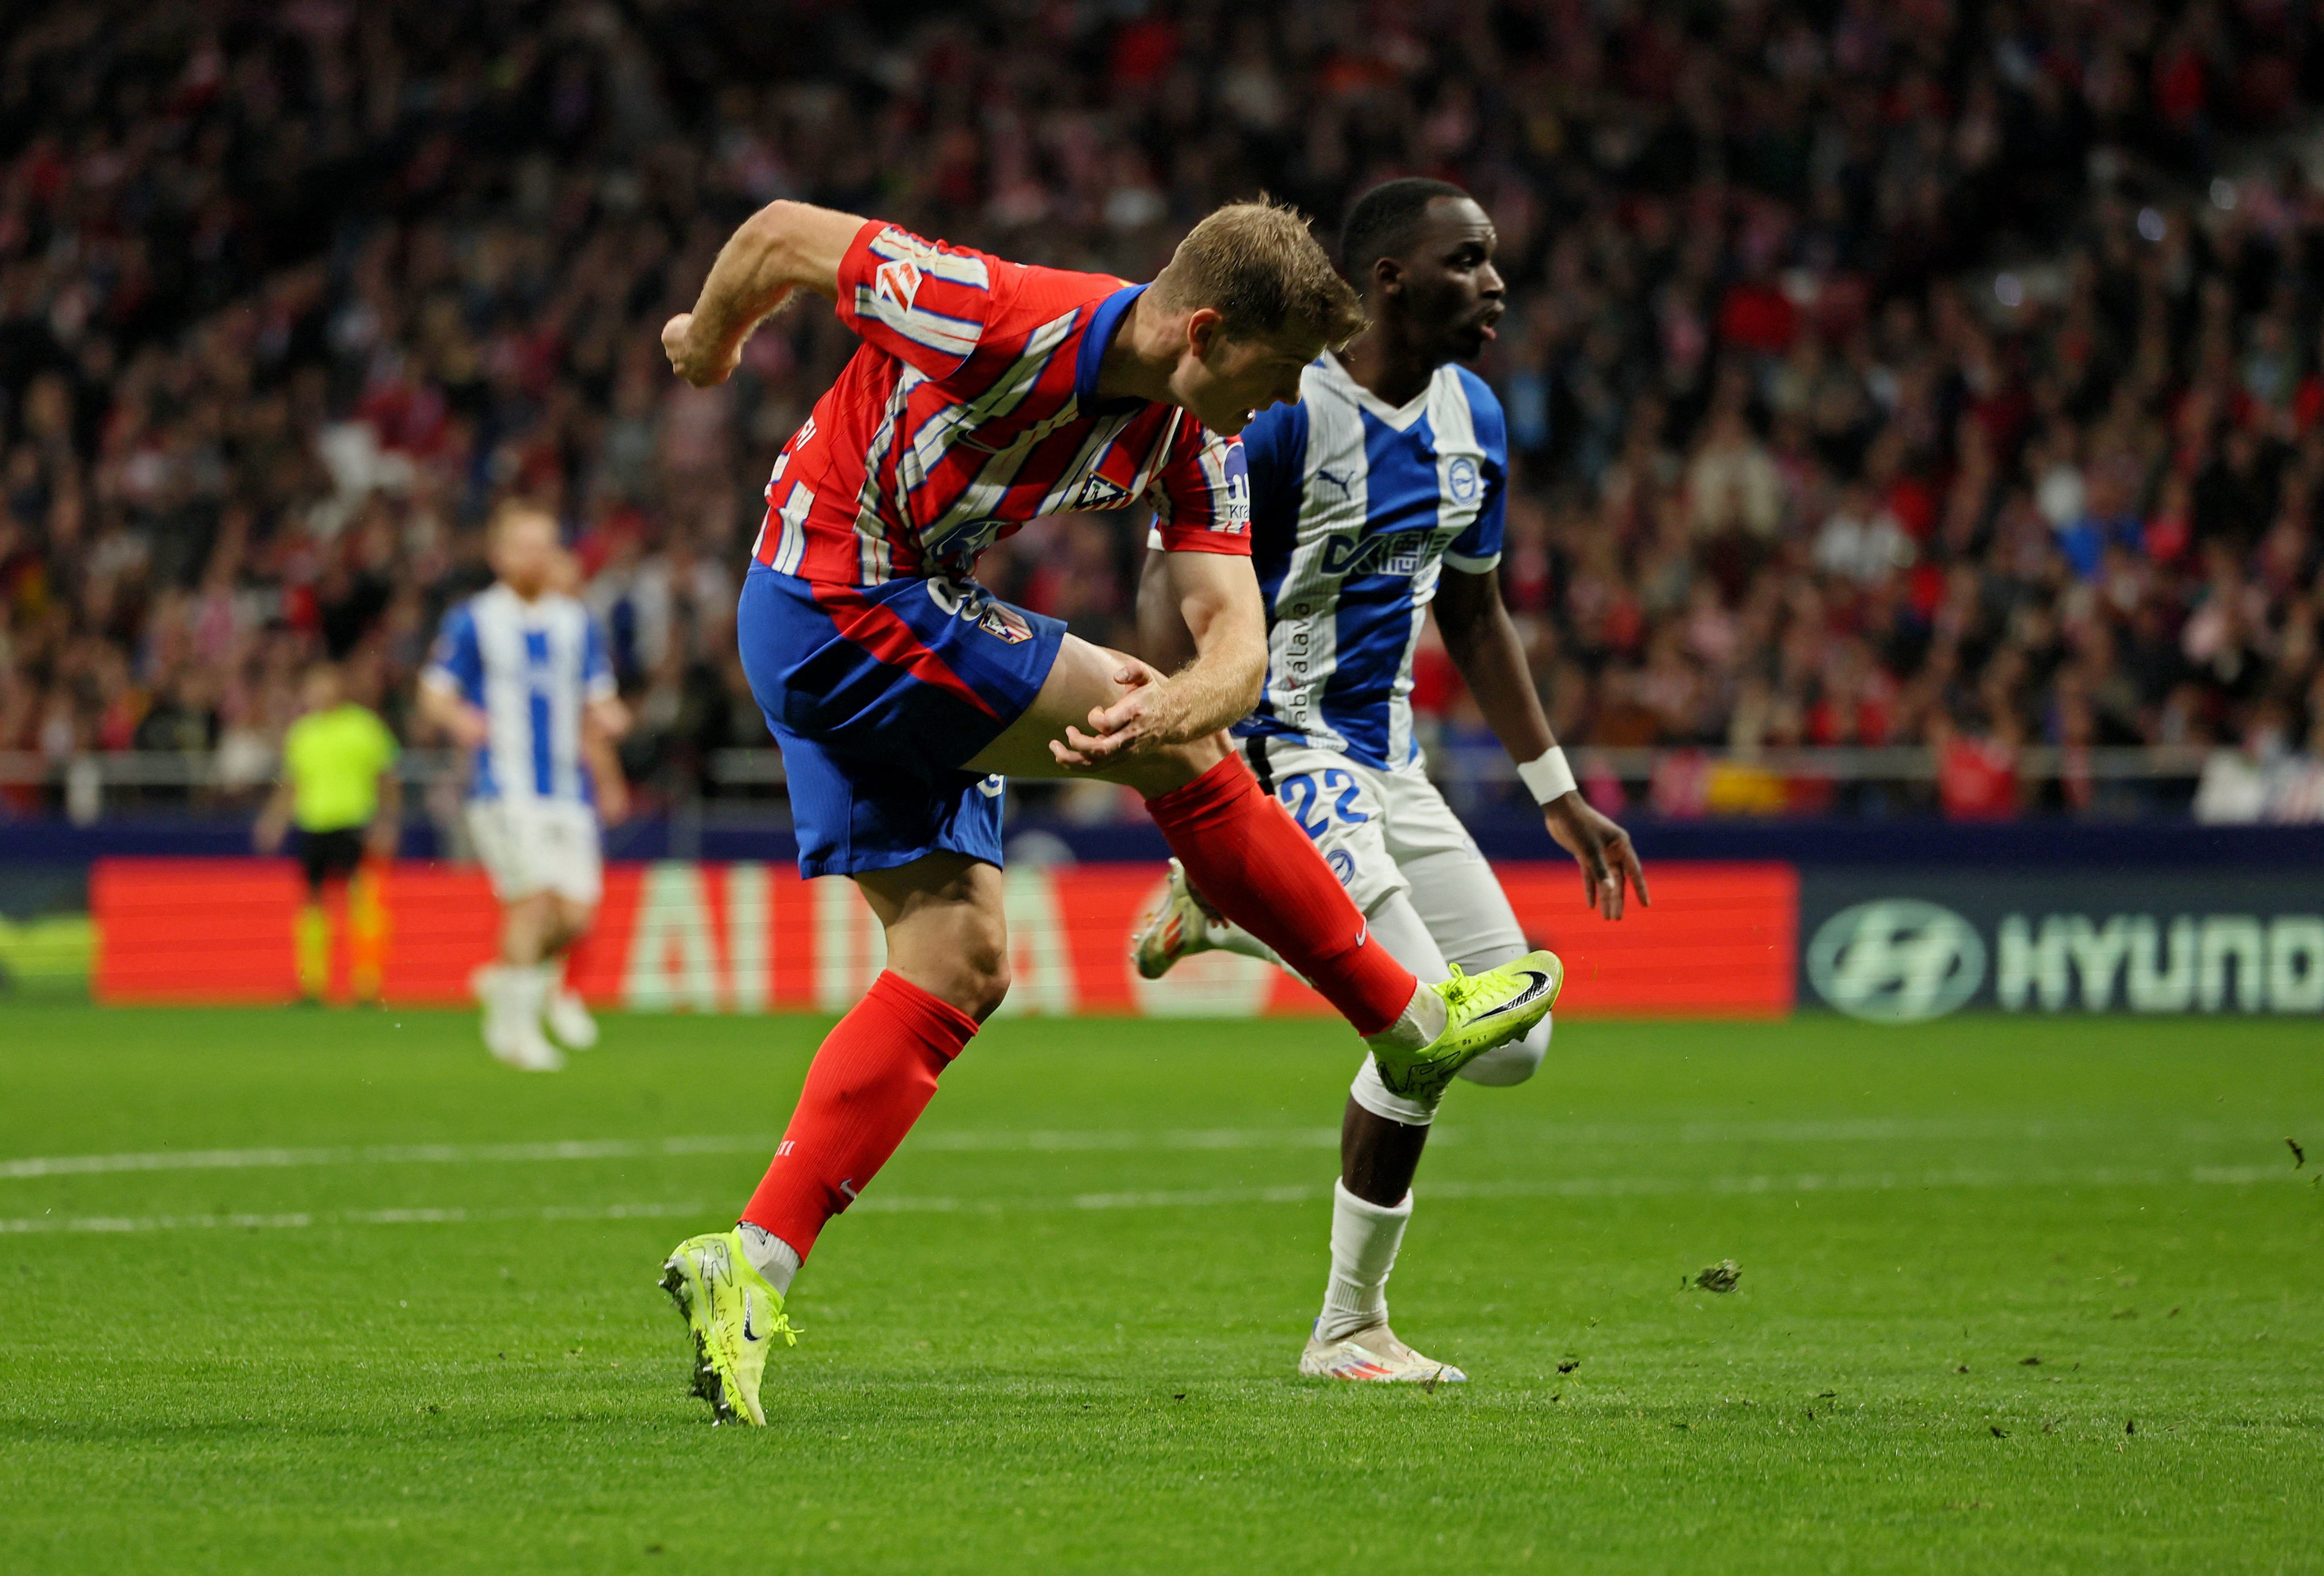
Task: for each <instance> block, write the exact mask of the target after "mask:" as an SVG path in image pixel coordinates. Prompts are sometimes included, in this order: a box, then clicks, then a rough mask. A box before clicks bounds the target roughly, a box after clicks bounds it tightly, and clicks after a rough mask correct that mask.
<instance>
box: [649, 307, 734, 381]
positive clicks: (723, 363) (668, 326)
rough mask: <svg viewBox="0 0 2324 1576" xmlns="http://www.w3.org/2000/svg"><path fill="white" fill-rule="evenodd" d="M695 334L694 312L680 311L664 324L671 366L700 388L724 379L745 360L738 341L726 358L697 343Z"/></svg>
mask: <svg viewBox="0 0 2324 1576" xmlns="http://www.w3.org/2000/svg"><path fill="white" fill-rule="evenodd" d="M693 334H694V314H693V313H692V312H680V313H678V316H676V317H674V318H672V319H670V320H669V321H668V322H666V323H664V324H663V325H662V326H661V350H662V354H663V355H665V356H667V357H669V365H670V370H672V371H673V372H675V373H677V374H678V376H680V377H682V378H684V379H686V381H687V382H688V383H690V384H692V385H694V386H695V387H696V388H710V387H712V386H714V385H718V384H722V383H724V382H725V381H726V379H727V376H728V375H729V374H731V373H732V372H733V370H734V368H735V367H736V366H738V365H740V363H741V362H742V346H741V345H740V344H737V345H735V346H733V348H730V349H729V350H728V351H727V352H726V354H725V356H724V357H723V358H718V359H713V358H712V357H708V356H705V355H704V354H703V353H702V352H701V350H700V349H699V348H696V347H695V346H694V345H693V343H692V339H693Z"/></svg>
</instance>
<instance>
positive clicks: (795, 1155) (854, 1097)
mask: <svg viewBox="0 0 2324 1576" xmlns="http://www.w3.org/2000/svg"><path fill="white" fill-rule="evenodd" d="M975 1033H976V1020H975V1019H973V1018H972V1017H970V1016H969V1015H967V1014H966V1013H964V1012H962V1011H961V1010H960V1009H959V1008H958V1007H956V1006H953V1005H952V1004H951V1003H949V1002H945V1001H940V1000H938V999H937V998H936V997H933V996H930V995H929V994H928V993H927V991H925V990H922V989H921V988H920V987H918V986H917V985H914V984H912V983H911V982H910V981H909V980H907V979H905V978H902V977H901V976H899V975H896V974H892V973H882V974H881V976H880V978H877V979H875V980H873V981H872V982H871V989H870V990H868V991H866V992H864V994H863V999H862V1001H860V1002H858V1003H856V1004H855V1010H854V1011H853V1012H851V1013H849V1014H848V1015H846V1016H845V1017H844V1018H842V1019H840V1020H839V1022H838V1023H837V1024H834V1025H833V1026H832V1031H831V1033H830V1034H829V1035H828V1036H826V1037H825V1040H824V1042H823V1048H822V1049H821V1050H819V1051H817V1052H816V1053H815V1061H813V1062H812V1063H811V1064H810V1065H809V1066H808V1068H807V1087H806V1088H805V1089H801V1090H800V1091H799V1102H798V1109H796V1110H794V1111H792V1112H791V1124H790V1126H788V1127H786V1128H785V1129H784V1130H783V1141H782V1144H781V1145H780V1146H779V1148H777V1149H776V1151H775V1158H774V1161H773V1163H771V1164H770V1165H769V1166H768V1167H767V1174H766V1175H765V1176H764V1177H763V1178H761V1180H760V1182H759V1189H758V1191H756V1192H754V1193H752V1195H751V1201H750V1203H749V1204H748V1205H746V1206H744V1208H743V1210H742V1219H745V1220H747V1221H749V1222H750V1223H751V1224H752V1225H753V1226H760V1227H763V1228H766V1229H767V1230H768V1231H770V1232H772V1233H773V1234H774V1235H775V1236H777V1237H779V1238H782V1239H783V1240H784V1241H785V1242H787V1243H788V1244H789V1245H790V1247H791V1251H792V1252H794V1253H796V1254H798V1256H799V1257H801V1258H802V1259H804V1258H805V1257H807V1250H808V1249H809V1248H811V1247H814V1246H815V1238H816V1233H817V1232H819V1231H821V1230H822V1229H823V1223H824V1222H825V1221H826V1220H828V1219H831V1218H832V1217H833V1216H834V1215H836V1214H838V1213H839V1212H840V1211H841V1210H844V1209H846V1208H847V1206H848V1205H849V1204H851V1203H853V1202H854V1201H855V1196H856V1195H857V1194H858V1193H860V1192H862V1191H863V1189H864V1188H865V1187H866V1186H867V1185H869V1184H870V1182H871V1179H872V1178H873V1177H874V1176H876V1175H878V1174H879V1171H880V1168H881V1166H883V1165H885V1164H887V1163H888V1157H889V1156H890V1155H891V1154H895V1153H896V1145H899V1144H901V1143H902V1142H903V1141H904V1135H905V1134H907V1133H908V1132H910V1131H911V1130H912V1124H913V1123H914V1122H917V1121H918V1120H919V1119H920V1113H921V1112H922V1111H923V1110H925V1109H927V1103H928V1099H929V1097H930V1096H932V1095H934V1094H935V1093H936V1074H938V1073H940V1072H942V1071H944V1070H945V1067H947V1066H948V1065H950V1064H951V1061H952V1059H953V1058H954V1057H955V1056H957V1055H959V1054H960V1052H961V1047H963V1046H964V1045H966V1044H967V1043H968V1041H969V1036H970V1035H972V1034H975Z"/></svg>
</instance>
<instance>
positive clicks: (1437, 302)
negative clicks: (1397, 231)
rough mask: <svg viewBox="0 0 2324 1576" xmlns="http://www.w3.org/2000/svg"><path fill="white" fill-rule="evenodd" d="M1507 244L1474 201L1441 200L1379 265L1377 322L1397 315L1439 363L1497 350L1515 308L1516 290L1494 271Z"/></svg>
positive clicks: (1406, 330)
mask: <svg viewBox="0 0 2324 1576" xmlns="http://www.w3.org/2000/svg"><path fill="white" fill-rule="evenodd" d="M1498 243H1499V236H1497V235H1496V234H1495V233H1494V231H1493V221H1492V220H1491V219H1489V218H1486V217H1485V210H1484V209H1481V208H1480V207H1478V206H1477V204H1476V203H1475V202H1474V201H1473V200H1472V199H1469V198H1466V197H1440V198H1437V199H1434V201H1432V202H1430V203H1429V205H1428V207H1427V209H1426V210H1425V212H1424V213H1423V214H1422V216H1421V220H1420V226H1419V227H1418V229H1416V231H1415V232H1414V234H1413V237H1412V239H1411V241H1410V242H1409V243H1407V244H1406V246H1404V247H1403V248H1402V249H1401V250H1400V251H1398V253H1397V255H1395V256H1393V257H1383V258H1381V259H1380V260H1379V263H1377V264H1374V265H1373V269H1372V290H1371V294H1372V304H1373V307H1374V310H1375V314H1376V315H1385V313H1388V312H1393V313H1394V314H1395V315H1396V316H1397V318H1399V319H1400V320H1402V328H1403V330H1404V333H1405V334H1406V336H1408V337H1409V338H1410V339H1411V340H1412V341H1413V342H1414V343H1415V344H1416V346H1417V347H1418V348H1423V349H1425V350H1427V351H1428V352H1429V354H1430V357H1431V359H1433V360H1435V361H1437V362H1440V363H1441V362H1445V361H1469V360H1473V359H1474V358H1475V357H1478V356H1480V355H1481V354H1482V353H1483V352H1484V348H1485V347H1486V346H1487V345H1489V344H1490V343H1491V342H1492V338H1493V325H1494V324H1495V323H1497V322H1499V321H1500V318H1501V313H1502V311H1504V310H1505V309H1506V307H1507V305H1508V300H1507V297H1508V287H1507V286H1506V285H1504V284H1503V283H1501V275H1500V273H1499V270H1498V269H1496V268H1495V267H1494V266H1493V248H1494V246H1496V245H1497V244H1498Z"/></svg>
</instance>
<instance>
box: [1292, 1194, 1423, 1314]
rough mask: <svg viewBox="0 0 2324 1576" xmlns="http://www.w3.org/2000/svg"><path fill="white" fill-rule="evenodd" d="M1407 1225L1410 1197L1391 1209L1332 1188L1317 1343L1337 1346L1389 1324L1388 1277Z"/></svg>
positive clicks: (1405, 1197) (1410, 1208)
mask: <svg viewBox="0 0 2324 1576" xmlns="http://www.w3.org/2000/svg"><path fill="white" fill-rule="evenodd" d="M1411 1219H1412V1195H1411V1194H1410V1193H1409V1192H1407V1193H1406V1194H1405V1195H1404V1201H1403V1202H1401V1203H1399V1204H1397V1205H1396V1206H1395V1207H1394V1208H1393V1209H1391V1208H1389V1207H1388V1206H1387V1205H1385V1204H1375V1203H1372V1202H1370V1201H1368V1200H1364V1199H1360V1198H1358V1197H1356V1195H1355V1194H1353V1193H1351V1192H1350V1191H1348V1186H1347V1184H1346V1183H1345V1182H1333V1184H1332V1278H1331V1279H1330V1280H1329V1281H1327V1282H1325V1283H1324V1285H1323V1316H1322V1317H1321V1318H1319V1319H1317V1320H1316V1321H1315V1338H1316V1339H1317V1340H1341V1339H1342V1338H1343V1337H1345V1336H1350V1335H1353V1334H1354V1333H1355V1332H1356V1331H1357V1330H1369V1329H1370V1328H1371V1327H1372V1326H1373V1325H1375V1324H1385V1323H1387V1322H1388V1271H1390V1270H1392V1269H1394V1268H1395V1267H1396V1250H1397V1248H1398V1247H1402V1246H1403V1245H1404V1228H1405V1225H1406V1222H1408V1221H1409V1220H1411Z"/></svg>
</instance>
